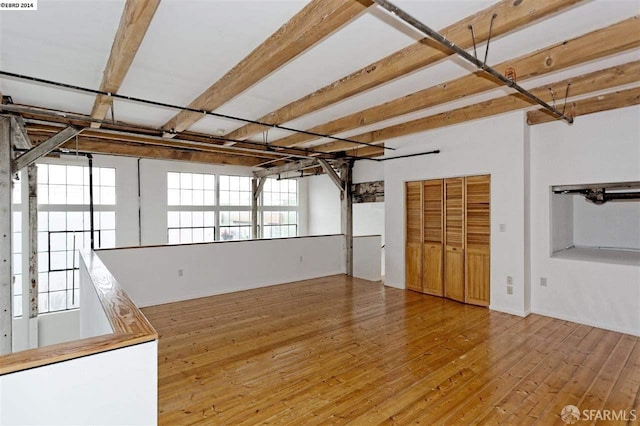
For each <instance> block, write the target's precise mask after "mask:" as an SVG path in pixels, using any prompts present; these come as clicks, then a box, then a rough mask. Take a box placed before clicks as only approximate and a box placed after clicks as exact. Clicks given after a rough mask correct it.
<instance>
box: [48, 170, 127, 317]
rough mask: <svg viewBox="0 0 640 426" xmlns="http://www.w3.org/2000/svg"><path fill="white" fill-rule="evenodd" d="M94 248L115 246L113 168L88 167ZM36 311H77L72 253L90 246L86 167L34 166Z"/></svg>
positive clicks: (75, 261)
mask: <svg viewBox="0 0 640 426" xmlns="http://www.w3.org/2000/svg"><path fill="white" fill-rule="evenodd" d="M93 192H94V216H93V217H94V243H95V247H96V248H109V247H115V244H116V233H115V229H116V213H115V204H116V188H115V169H113V168H101V167H94V168H93ZM38 203H39V206H38V210H39V211H38V272H39V273H38V310H39V312H40V313H46V312H54V311H62V310H67V309H74V308H77V307H78V305H79V302H80V298H79V282H78V262H79V259H78V250H81V249H84V248H89V247H90V246H91V245H90V230H91V226H90V213H89V168H88V167H85V166H69V165H56V164H38Z"/></svg>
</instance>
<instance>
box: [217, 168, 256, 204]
mask: <svg viewBox="0 0 640 426" xmlns="http://www.w3.org/2000/svg"><path fill="white" fill-rule="evenodd" d="M220 205H221V206H251V178H250V177H249V176H224V175H222V176H220Z"/></svg>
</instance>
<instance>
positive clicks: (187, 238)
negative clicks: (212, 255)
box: [167, 211, 216, 244]
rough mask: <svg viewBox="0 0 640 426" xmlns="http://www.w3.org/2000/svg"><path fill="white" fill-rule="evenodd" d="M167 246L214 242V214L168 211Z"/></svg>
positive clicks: (207, 212) (208, 212)
mask: <svg viewBox="0 0 640 426" xmlns="http://www.w3.org/2000/svg"><path fill="white" fill-rule="evenodd" d="M167 227H168V242H169V244H187V243H202V242H206V241H214V240H215V229H216V222H215V213H214V212H210V211H195V212H194V211H169V212H168V214H167Z"/></svg>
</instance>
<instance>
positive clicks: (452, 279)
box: [444, 178, 465, 302]
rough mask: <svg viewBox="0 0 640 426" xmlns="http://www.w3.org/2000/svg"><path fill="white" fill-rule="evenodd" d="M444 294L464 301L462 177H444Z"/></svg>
mask: <svg viewBox="0 0 640 426" xmlns="http://www.w3.org/2000/svg"><path fill="white" fill-rule="evenodd" d="M444 185H445V199H444V205H445V219H444V222H445V255H444V264H445V267H444V282H445V284H444V294H445V297H448V298H450V299H453V300H457V301H459V302H464V301H465V297H464V260H465V259H464V178H451V179H445V181H444Z"/></svg>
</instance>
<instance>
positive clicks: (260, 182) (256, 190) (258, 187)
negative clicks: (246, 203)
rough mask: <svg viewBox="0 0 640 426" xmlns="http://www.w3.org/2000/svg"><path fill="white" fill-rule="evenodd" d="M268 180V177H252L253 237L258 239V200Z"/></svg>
mask: <svg viewBox="0 0 640 426" xmlns="http://www.w3.org/2000/svg"><path fill="white" fill-rule="evenodd" d="M266 181H267V178H266V177H260V178H258V177H254V178H253V179H251V189H252V191H251V192H252V197H251V238H253V239H254V240H255V239H258V238H259V236H258V200H259V199H260V194H261V193H262V188H264V183H265V182H266Z"/></svg>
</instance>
